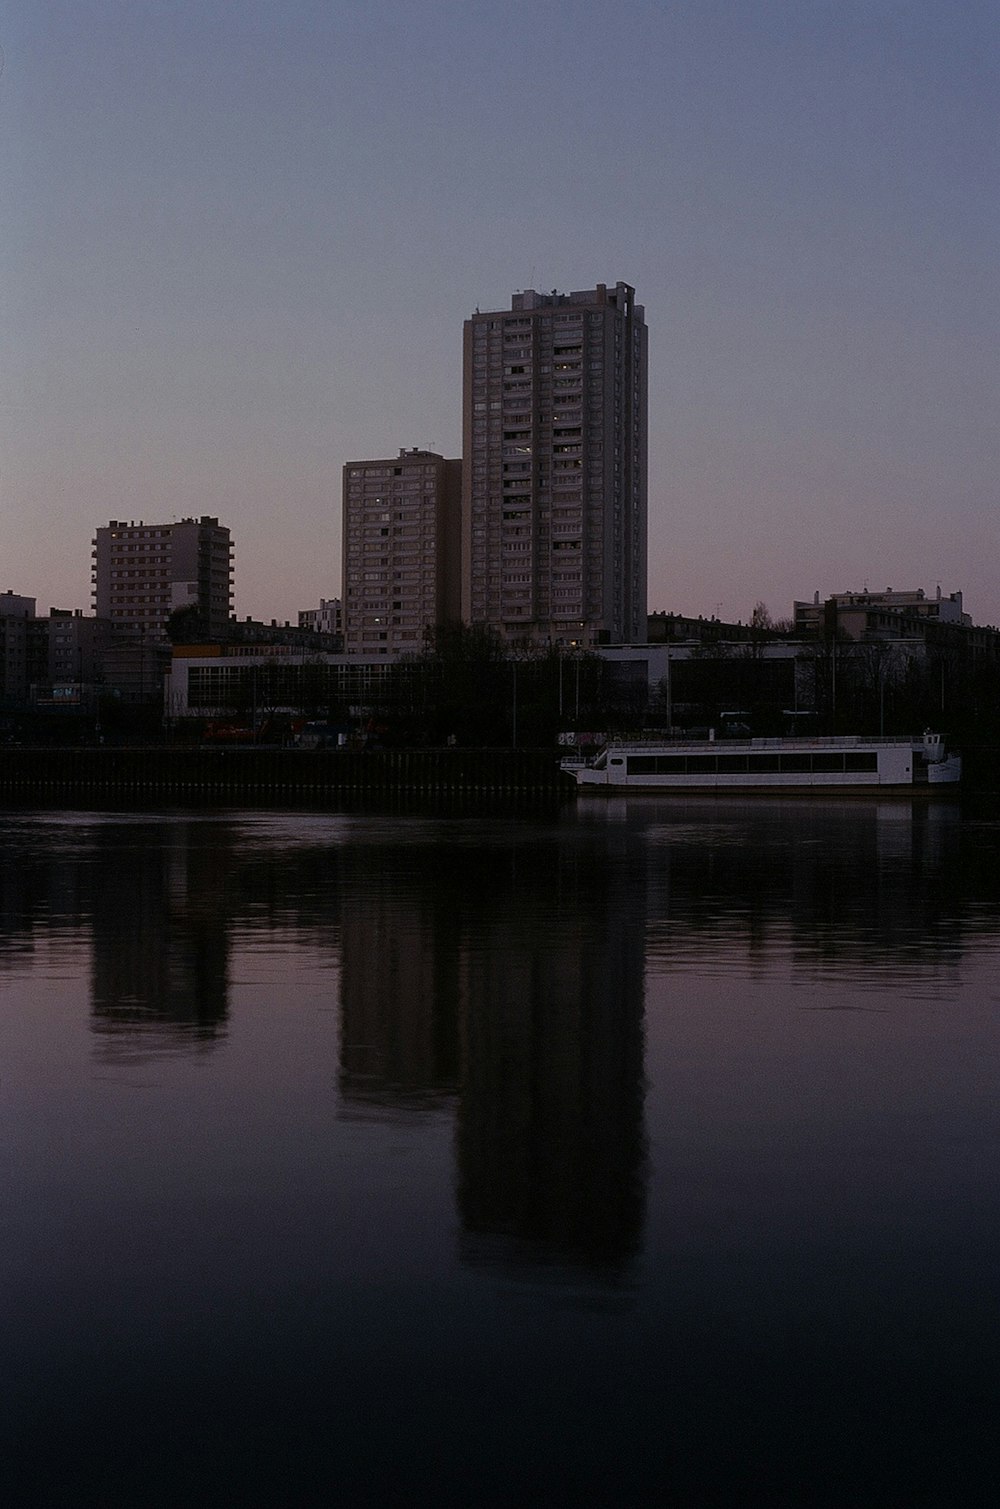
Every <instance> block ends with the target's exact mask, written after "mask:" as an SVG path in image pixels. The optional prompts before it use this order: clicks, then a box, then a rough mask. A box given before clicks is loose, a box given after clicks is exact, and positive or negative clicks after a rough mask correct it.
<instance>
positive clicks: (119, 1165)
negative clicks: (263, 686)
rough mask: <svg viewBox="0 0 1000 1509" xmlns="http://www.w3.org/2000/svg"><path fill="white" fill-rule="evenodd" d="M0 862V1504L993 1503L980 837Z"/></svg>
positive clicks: (148, 843)
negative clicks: (0, 1497)
mask: <svg viewBox="0 0 1000 1509" xmlns="http://www.w3.org/2000/svg"><path fill="white" fill-rule="evenodd" d="M0 841H2V849H0V1133H2V1148H3V1160H4V1178H3V1200H2V1242H0V1400H2V1417H0V1486H2V1487H3V1488H4V1491H5V1502H8V1503H11V1504H19V1505H20V1504H45V1505H66V1506H73V1509H77V1506H90V1505H108V1506H111V1505H120V1504H131V1503H134V1504H136V1505H161V1504H162V1505H201V1504H206V1505H208V1504H213V1505H215V1504H218V1505H222V1504H228V1503H233V1504H249V1503H261V1504H267V1505H290V1506H292V1505H308V1504H313V1503H315V1504H344V1505H361V1504H386V1505H389V1504H393V1505H395V1504H397V1503H398V1504H406V1503H414V1502H423V1501H428V1502H435V1501H440V1502H443V1503H463V1504H468V1505H470V1506H474V1505H479V1504H482V1505H493V1504H519V1503H528V1502H538V1503H543V1504H544V1503H549V1504H561V1503H572V1504H580V1505H587V1506H589V1505H605V1504H606V1505H622V1504H628V1505H630V1504H639V1503H642V1504H646V1503H648V1502H660V1503H676V1504H683V1505H692V1506H701V1505H713V1504H720V1505H723V1504H732V1505H744V1504H751V1503H765V1504H774V1505H801V1506H807V1505H813V1504H815V1505H821V1504H822V1505H827V1504H829V1505H849V1504H850V1505H857V1504H872V1505H879V1506H889V1505H900V1506H904V1505H912V1504H940V1505H952V1504H962V1505H971V1504H980V1503H981V1504H984V1505H985V1504H992V1503H993V1502H996V1500H997V1497H998V1493H1000V1485H998V1483H997V1476H998V1474H997V1471H996V1467H995V1459H996V1455H997V1453H996V1444H995V1415H996V1402H997V1369H998V1364H997V1357H998V1355H1000V1348H998V1343H1000V1316H998V1300H1000V1278H998V1246H1000V1207H998V1193H997V1167H998V1151H1000V1105H998V1091H997V1078H998V1071H997V1061H998V1047H1000V1030H998V1026H1000V969H998V965H1000V905H998V903H1000V823H997V822H996V821H992V820H986V819H984V820H980V821H976V820H973V819H971V818H969V817H963V816H962V814H961V812H960V810H959V809H958V808H957V807H952V806H944V807H942V808H940V809H937V808H934V807H933V806H931V807H925V808H914V809H911V808H910V807H909V806H908V805H905V804H887V805H877V804H874V803H872V804H868V803H865V802H846V803H843V804H839V803H836V802H834V803H829V804H812V803H790V804H781V803H770V802H762V803H759V804H752V805H750V804H747V805H738V804H733V805H729V804H727V803H725V802H700V801H697V800H690V801H685V800H676V801H675V800H666V801H664V800H657V799H645V800H642V799H640V800H632V799H629V800H627V801H625V800H621V801H616V800H611V801H595V802H593V803H590V804H582V805H580V806H579V807H576V806H569V807H566V808H562V809H560V810H559V811H554V812H552V813H550V814H542V815H539V814H533V815H531V816H525V817H517V816H491V817H469V816H463V815H438V816H434V815H419V814H377V813H374V814H372V813H369V814H364V813H340V814H338V813H323V814H318V813H317V814H310V813H277V812H271V813H262V812H242V811H240V812H224V813H193V814H192V813H149V814H128V815H123V814H120V813H119V814H115V813H81V812H38V811H33V812H23V811H22V812H8V813H7V814H5V815H3V817H2V819H0Z"/></svg>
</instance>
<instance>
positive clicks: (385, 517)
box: [342, 450, 462, 658]
mask: <svg viewBox="0 0 1000 1509" xmlns="http://www.w3.org/2000/svg"><path fill="white" fill-rule="evenodd" d="M461 479H462V463H461V461H452V460H448V459H446V458H445V457H444V456H439V455H437V454H436V453H435V452H434V451H422V450H401V451H400V453H399V455H398V456H396V457H393V458H391V459H388V460H382V461H350V462H348V464H347V465H346V466H345V467H344V480H343V499H344V503H343V529H344V553H343V569H344V588H343V599H342V601H343V629H344V647H345V649H346V651H347V653H348V654H349V655H359V656H368V657H372V658H379V657H381V656H386V657H389V656H392V655H398V654H406V653H410V654H413V653H415V652H416V651H418V650H420V649H421V647H422V646H423V643H424V638H425V633H426V631H427V630H428V629H433V628H434V627H435V626H436V625H438V624H444V623H454V622H456V621H457V620H458V617H459V613H460V611H461V584H460V578H459V534H460V528H461V524H460V506H461Z"/></svg>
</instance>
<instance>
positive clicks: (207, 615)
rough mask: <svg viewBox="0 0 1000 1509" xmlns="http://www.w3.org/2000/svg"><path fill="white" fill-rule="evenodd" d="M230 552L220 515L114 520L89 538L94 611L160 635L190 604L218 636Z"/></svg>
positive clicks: (228, 600)
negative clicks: (165, 520)
mask: <svg viewBox="0 0 1000 1509" xmlns="http://www.w3.org/2000/svg"><path fill="white" fill-rule="evenodd" d="M232 552H233V547H232V542H231V541H230V537H229V530H228V529H226V528H225V526H223V525H221V524H220V523H219V521H218V519H210V518H208V517H207V516H203V517H202V518H200V519H181V520H180V522H179V523H177V524H146V523H144V522H143V520H142V519H140V520H139V521H138V523H137V522H136V521H135V520H134V519H133V520H132V521H131V522H130V523H125V522H124V521H123V520H117V519H112V520H111V522H110V524H108V525H107V526H106V527H105V528H103V529H99V530H98V531H97V533H96V535H95V536H94V540H93V550H92V551H91V556H92V559H93V567H92V572H91V576H92V583H93V586H92V591H93V599H94V612H95V614H96V615H97V617H98V618H107V619H110V621H111V625H112V628H113V629H116V630H120V631H121V632H123V633H143V634H145V635H146V636H147V637H148V638H150V639H165V638H166V625H167V619H168V618H169V617H170V615H171V613H172V612H173V611H174V609H175V608H187V607H192V606H193V607H196V608H197V609H198V610H199V612H200V613H201V615H202V617H203V618H204V620H205V623H206V627H207V629H208V632H209V634H212V635H215V634H222V633H224V632H225V630H226V627H227V625H228V623H229V619H230V615H231V613H232V598H233V561H232Z"/></svg>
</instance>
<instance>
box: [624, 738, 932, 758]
mask: <svg viewBox="0 0 1000 1509" xmlns="http://www.w3.org/2000/svg"><path fill="white" fill-rule="evenodd" d="M716 745H717V746H719V747H720V748H724V749H725V750H726V752H727V753H732V752H733V751H737V750H754V749H765V750H766V749H779V750H780V749H801V750H808V749H858V748H863V749H872V748H880V749H889V748H895V749H901V748H902V749H910V748H921V747H922V746H923V740H922V739H921V738H915V739H914V738H905V737H900V736H898V735H891V734H886V735H882V734H876V735H874V736H873V737H872V738H867V737H866V736H865V735H864V734H831V735H830V736H829V737H828V738H822V737H818V736H816V735H810V736H808V737H804V738H799V737H796V736H790V737H788V738H780V737H779V738H774V739H675V738H671V736H670V735H669V734H666V735H664V734H634V735H631V736H629V735H624V734H623V735H621V736H615V737H613V738H611V739H609V740H608V742H607V745H606V746H605V747H606V748H607V749H664V750H671V751H675V752H676V753H678V754H683V752H684V751H685V750H687V749H697V750H699V751H703V750H711V749H712V748H713V747H715V746H716Z"/></svg>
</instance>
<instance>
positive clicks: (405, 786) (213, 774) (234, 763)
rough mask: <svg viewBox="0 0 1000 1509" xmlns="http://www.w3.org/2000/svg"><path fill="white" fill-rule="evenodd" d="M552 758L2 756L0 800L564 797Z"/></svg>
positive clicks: (306, 753) (151, 752)
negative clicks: (4, 797)
mask: <svg viewBox="0 0 1000 1509" xmlns="http://www.w3.org/2000/svg"><path fill="white" fill-rule="evenodd" d="M566 788H567V783H566V781H565V777H563V776H562V775H561V774H560V771H559V762H558V759H557V757H556V756H554V755H552V754H548V753H546V752H544V751H538V750H528V749H521V750H510V749H412V750H405V749H399V750H396V749H379V750H298V749H184V748H180V749H170V748H149V749H140V748H136V749H108V748H101V749H51V748H43V749H4V750H2V751H0V793H4V794H8V795H12V796H13V795H18V796H30V797H39V796H43V797H46V798H51V797H57V796H60V795H63V794H65V795H66V796H72V797H81V796H102V797H109V798H110V797H115V798H126V799H131V798H135V797H160V796H163V797H183V798H191V799H195V798H203V797H218V798H230V797H231V798H237V799H242V798H246V797H268V798H271V799H274V800H278V799H281V798H282V797H287V798H289V799H293V800H297V799H299V798H303V797H309V798H316V797H320V798H321V797H323V796H324V795H329V796H335V795H339V794H344V793H349V792H357V793H364V792H372V793H375V792H379V793H389V792H413V793H418V792H453V793H462V792H468V793H470V794H471V793H491V794H496V795H503V794H505V793H511V794H514V793H519V792H520V793H524V794H529V793H530V794H539V795H555V794H560V795H563V796H565V795H566V794H567V793H566Z"/></svg>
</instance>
